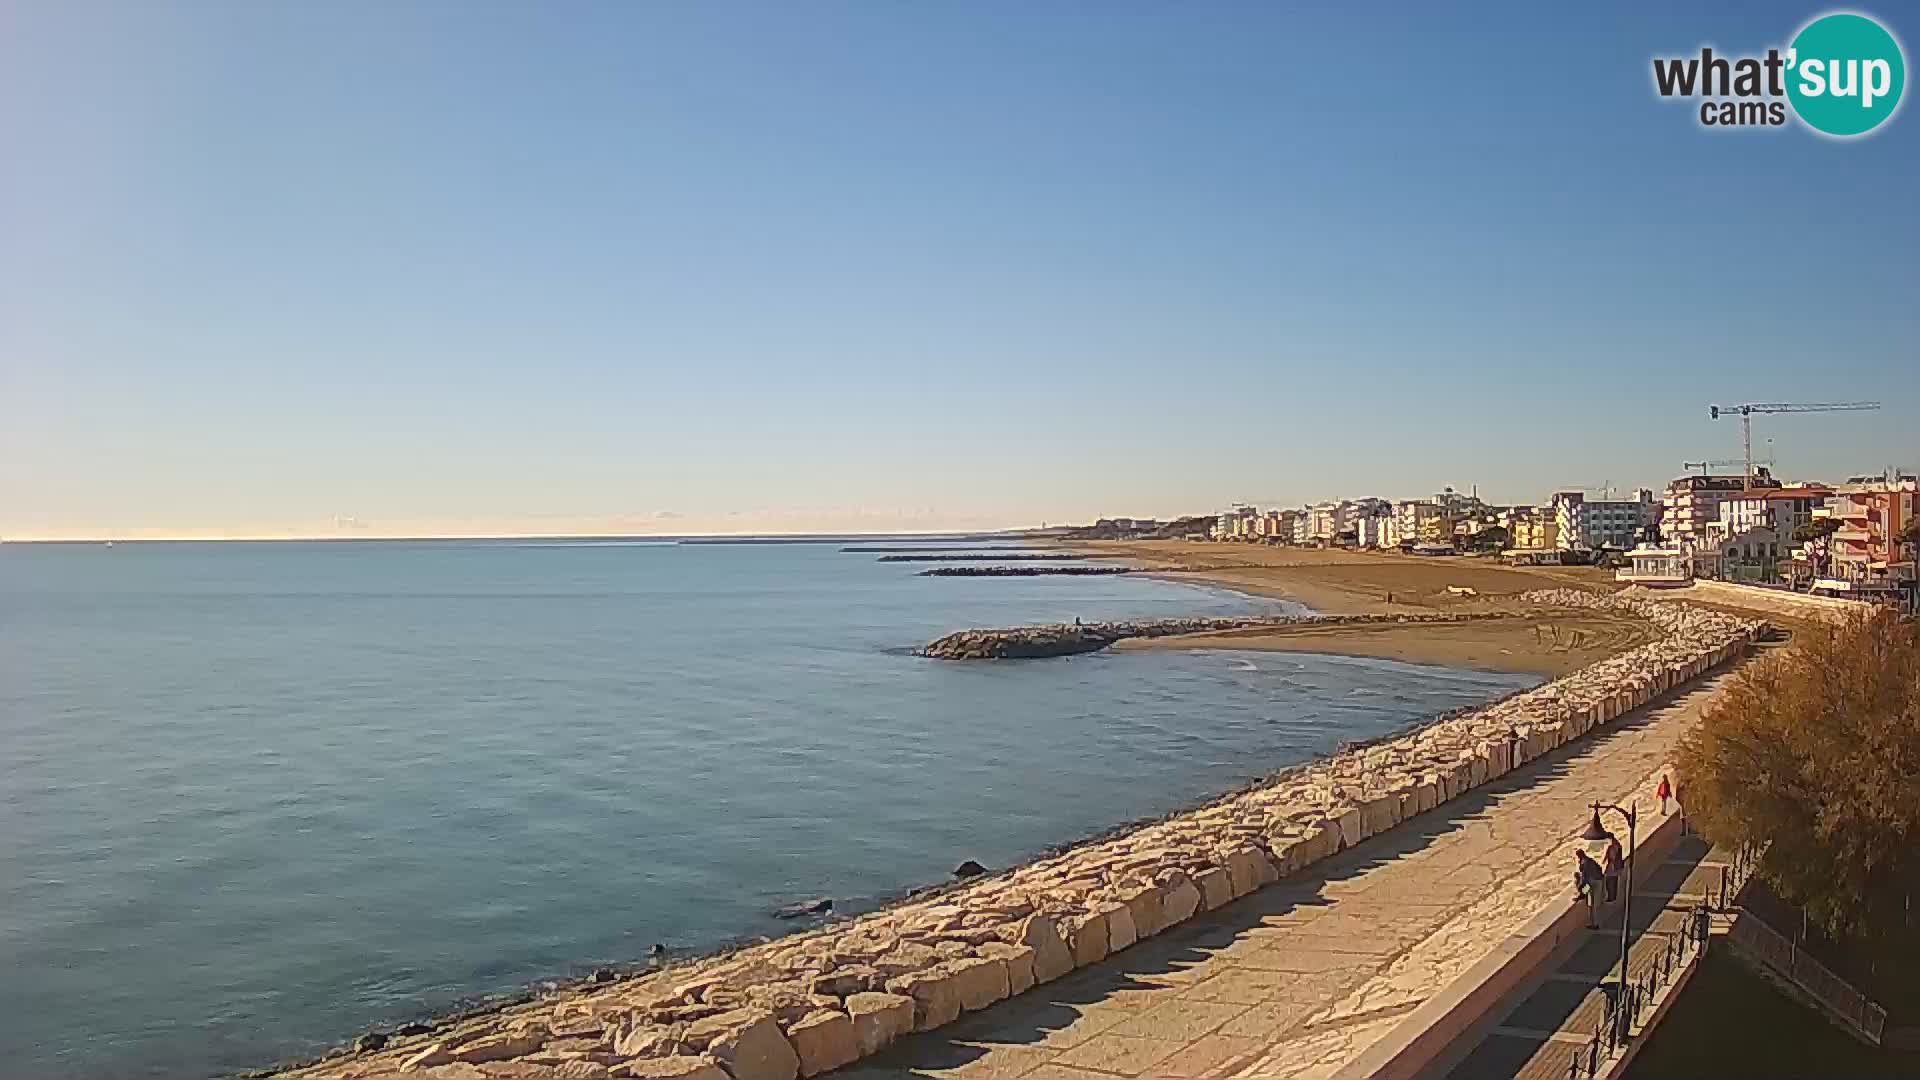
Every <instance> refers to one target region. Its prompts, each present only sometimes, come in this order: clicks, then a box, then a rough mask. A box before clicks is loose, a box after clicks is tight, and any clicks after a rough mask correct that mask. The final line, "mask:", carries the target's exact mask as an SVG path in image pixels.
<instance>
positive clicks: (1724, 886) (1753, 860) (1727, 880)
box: [1714, 844, 1767, 911]
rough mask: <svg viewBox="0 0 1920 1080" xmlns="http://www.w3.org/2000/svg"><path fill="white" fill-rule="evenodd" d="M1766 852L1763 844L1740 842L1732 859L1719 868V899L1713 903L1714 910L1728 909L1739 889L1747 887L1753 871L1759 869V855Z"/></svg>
mask: <svg viewBox="0 0 1920 1080" xmlns="http://www.w3.org/2000/svg"><path fill="white" fill-rule="evenodd" d="M1766 853H1767V846H1766V845H1765V844H1742V845H1741V846H1740V847H1737V848H1735V849H1734V851H1733V861H1732V862H1730V863H1728V864H1727V865H1725V866H1722V867H1721V868H1720V899H1719V903H1717V904H1715V905H1714V910H1715V911H1730V910H1732V909H1733V902H1734V900H1735V899H1737V898H1738V897H1739V896H1740V890H1741V889H1744V888H1746V887H1747V882H1748V881H1749V880H1751V879H1752V878H1753V875H1754V872H1755V871H1757V870H1759V869H1760V857H1761V856H1763V855H1765V854H1766Z"/></svg>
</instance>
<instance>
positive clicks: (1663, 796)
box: [1654, 773, 1673, 817]
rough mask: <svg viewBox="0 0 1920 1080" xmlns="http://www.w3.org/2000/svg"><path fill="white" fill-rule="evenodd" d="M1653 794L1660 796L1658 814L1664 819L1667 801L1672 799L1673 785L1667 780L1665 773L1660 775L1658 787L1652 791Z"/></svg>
mask: <svg viewBox="0 0 1920 1080" xmlns="http://www.w3.org/2000/svg"><path fill="white" fill-rule="evenodd" d="M1654 794H1655V795H1658V796H1660V814H1661V816H1662V817H1665V816H1666V813H1667V800H1668V799H1671V798H1672V797H1673V784H1672V783H1671V782H1670V781H1668V780H1667V774H1666V773H1661V774H1660V787H1659V788H1658V789H1657V790H1655V791H1654Z"/></svg>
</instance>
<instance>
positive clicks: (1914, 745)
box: [1675, 611, 1920, 936]
mask: <svg viewBox="0 0 1920 1080" xmlns="http://www.w3.org/2000/svg"><path fill="white" fill-rule="evenodd" d="M1675 769H1676V772H1677V773H1678V779H1679V782H1680V787H1681V791H1682V793H1683V804H1684V805H1685V806H1686V808H1687V815H1688V817H1689V818H1690V819H1691V820H1692V821H1694V822H1695V823H1697V824H1698V826H1699V827H1700V831H1701V832H1702V833H1704V834H1705V835H1706V836H1708V837H1710V838H1712V839H1713V840H1715V841H1716V842H1720V843H1730V844H1739V843H1748V842H1752V843H1768V844H1770V845H1771V846H1770V847H1769V848H1768V850H1767V855H1766V859H1765V860H1764V862H1763V863H1762V866H1761V872H1762V874H1763V875H1765V877H1766V878H1767V879H1768V880H1769V881H1770V882H1771V883H1772V884H1773V886H1774V888H1775V890H1776V891H1778V892H1779V893H1780V894H1781V895H1782V896H1783V897H1785V898H1786V899H1788V900H1791V901H1793V902H1794V903H1797V904H1800V905H1802V906H1803V907H1805V908H1806V909H1807V912H1808V914H1810V915H1812V916H1813V917H1814V918H1815V919H1817V920H1819V921H1820V923H1821V924H1822V925H1823V926H1825V927H1826V928H1827V929H1828V930H1829V931H1830V932H1832V933H1833V934H1835V935H1836V936H1840V935H1846V934H1854V935H1861V934H1866V935H1869V936H1870V935H1872V934H1876V933H1880V932H1882V931H1884V930H1886V929H1888V928H1890V927H1894V926H1896V925H1901V924H1904V921H1905V918H1904V912H1903V910H1902V909H1903V907H1904V905H1905V904H1906V903H1907V901H1908V898H1909V897H1912V896H1913V895H1914V894H1916V893H1920V624H1915V623H1913V622H1902V621H1901V620H1900V619H1899V617H1898V616H1896V615H1895V614H1893V613H1892V612H1889V611H1880V612H1877V613H1875V614H1872V615H1860V616H1855V617H1852V618H1850V619H1847V620H1845V621H1842V622H1838V623H1833V624H1822V625H1818V626H1814V627H1811V628H1808V629H1805V630H1801V631H1800V632H1799V633H1798V634H1797V635H1796V637H1795V641H1794V645H1793V647H1792V648H1791V649H1787V650H1782V651H1780V652H1778V653H1775V654H1774V655H1773V656H1770V657H1768V658H1766V659H1764V660H1762V661H1760V662H1758V663H1755V664H1751V665H1748V666H1747V667H1746V668H1743V669H1742V670H1741V671H1740V672H1739V673H1738V674H1737V675H1735V676H1734V677H1733V678H1732V679H1730V680H1729V681H1728V685H1727V687H1726V690H1725V692H1724V693H1723V694H1722V695H1721V696H1720V697H1719V699H1718V700H1717V701H1716V702H1715V703H1714V704H1713V706H1712V707H1710V708H1709V709H1708V710H1707V712H1706V714H1705V715H1704V716H1702V717H1701V721H1700V724H1699V726H1698V727H1696V728H1695V729H1694V730H1693V731H1691V732H1689V733H1688V734H1687V735H1686V736H1685V737H1684V738H1683V739H1682V740H1681V742H1680V748H1679V754H1678V757H1677V758H1676V761H1675Z"/></svg>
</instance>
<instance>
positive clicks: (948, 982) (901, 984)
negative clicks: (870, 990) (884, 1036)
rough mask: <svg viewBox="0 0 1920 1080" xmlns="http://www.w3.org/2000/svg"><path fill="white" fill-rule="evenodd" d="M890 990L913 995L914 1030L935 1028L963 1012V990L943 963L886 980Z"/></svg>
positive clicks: (848, 1002) (947, 1022) (849, 1004)
mask: <svg viewBox="0 0 1920 1080" xmlns="http://www.w3.org/2000/svg"><path fill="white" fill-rule="evenodd" d="M887 991H888V992H889V993H893V994H899V995H901V996H902V997H909V998H912V999H913V1030H915V1031H932V1030H933V1029H934V1028H937V1027H943V1026H945V1025H947V1024H951V1023H953V1022H954V1020H955V1019H957V1018H958V1017H959V1016H960V991H959V988H958V987H956V986H955V985H954V978H953V972H952V971H950V970H947V969H946V968H945V967H944V966H941V965H936V966H934V967H931V968H928V969H927V970H925V971H914V972H909V973H908V974H905V975H897V976H895V977H893V978H891V979H888V980H887ZM855 996H856V997H857V996H858V995H855ZM847 1004H848V1006H849V1008H851V1006H852V1004H853V998H848V999H847Z"/></svg>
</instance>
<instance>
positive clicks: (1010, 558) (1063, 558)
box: [874, 552, 1089, 562]
mask: <svg viewBox="0 0 1920 1080" xmlns="http://www.w3.org/2000/svg"><path fill="white" fill-rule="evenodd" d="M1087 558H1089V556H1086V555H1069V554H1066V553H1064V552H1048V553H1046V554H1043V555H1022V554H1005V555H993V554H986V555H882V556H880V557H879V558H878V559H875V560H874V562H1077V561H1081V560H1085V559H1087Z"/></svg>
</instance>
